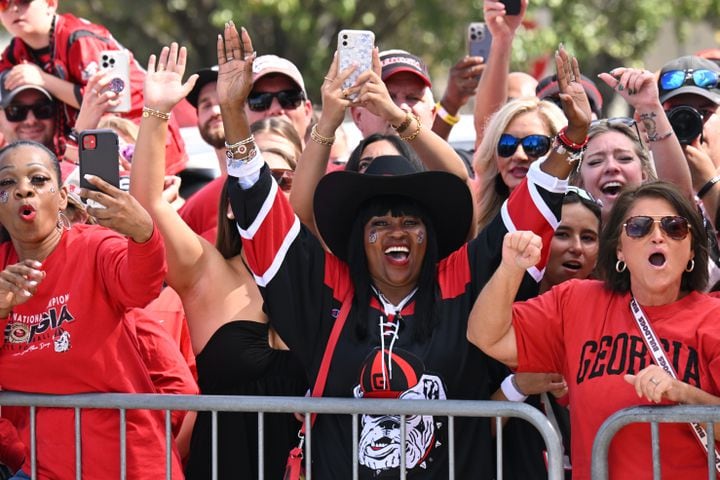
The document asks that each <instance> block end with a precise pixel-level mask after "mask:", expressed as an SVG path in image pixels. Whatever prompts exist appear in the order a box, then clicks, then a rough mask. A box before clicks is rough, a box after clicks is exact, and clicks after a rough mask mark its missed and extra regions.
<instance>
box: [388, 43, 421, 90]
mask: <svg viewBox="0 0 720 480" xmlns="http://www.w3.org/2000/svg"><path fill="white" fill-rule="evenodd" d="M380 63H381V64H382V79H383V81H385V80H387V79H388V78H390V77H392V76H393V75H395V74H396V73H400V72H410V73H414V74H415V75H417V76H418V77H420V79H421V80H422V81H423V82H424V83H425V85H426V86H428V87H432V82H431V81H430V74H429V73H428V68H427V65H425V62H423V61H422V60H421V59H420V58H419V57H416V56H415V55H413V54H412V53H410V52H406V51H405V50H385V51H383V52H380Z"/></svg>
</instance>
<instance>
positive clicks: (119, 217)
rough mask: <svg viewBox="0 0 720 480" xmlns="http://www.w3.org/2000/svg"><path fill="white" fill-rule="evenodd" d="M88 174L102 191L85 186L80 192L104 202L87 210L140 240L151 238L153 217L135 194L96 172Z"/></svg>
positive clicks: (98, 218)
mask: <svg viewBox="0 0 720 480" xmlns="http://www.w3.org/2000/svg"><path fill="white" fill-rule="evenodd" d="M85 178H86V180H87V181H88V182H90V183H91V184H93V185H95V186H96V187H97V188H98V189H99V191H95V190H87V189H85V188H83V189H81V190H80V196H81V197H82V198H86V199H90V200H92V201H94V202H97V203H99V204H100V205H101V206H100V207H90V206H89V207H88V208H87V212H88V213H89V214H90V215H92V216H93V217H95V219H96V220H97V222H98V223H99V224H100V225H102V226H104V227H107V228H112V229H113V230H115V231H116V232H118V233H121V234H123V235H127V236H128V237H131V238H132V239H133V240H135V241H136V242H138V243H144V242H146V241H148V240H149V239H150V237H151V236H152V232H153V221H152V218H151V217H150V214H149V213H148V212H147V211H146V210H145V209H144V208H143V207H142V206H141V205H140V203H138V201H137V200H135V198H134V197H133V196H131V195H130V194H129V193H128V192H123V191H122V190H120V189H119V188H115V187H114V186H112V185H110V184H109V183H107V182H105V181H104V180H103V179H101V178H99V177H96V176H94V175H86V176H85Z"/></svg>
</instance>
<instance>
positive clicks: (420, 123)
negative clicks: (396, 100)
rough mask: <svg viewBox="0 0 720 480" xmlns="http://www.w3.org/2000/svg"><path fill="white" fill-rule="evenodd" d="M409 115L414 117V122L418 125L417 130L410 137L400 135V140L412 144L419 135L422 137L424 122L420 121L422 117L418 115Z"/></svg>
mask: <svg viewBox="0 0 720 480" xmlns="http://www.w3.org/2000/svg"><path fill="white" fill-rule="evenodd" d="M408 115H412V118H413V120H415V122H416V123H417V128H416V129H415V131H414V132H413V133H411V134H410V135H405V136H403V135H400V139H401V140H404V141H406V142H412V141H413V140H415V139H416V138H417V136H418V135H420V129H421V128H422V122H421V121H420V117H418V116H417V115H415V114H411V113H408ZM408 125H409V124H408ZM405 128H406V129H407V127H405Z"/></svg>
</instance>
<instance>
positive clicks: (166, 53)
mask: <svg viewBox="0 0 720 480" xmlns="http://www.w3.org/2000/svg"><path fill="white" fill-rule="evenodd" d="M186 62H187V49H186V48H185V47H181V48H179V47H178V44H177V43H175V42H173V43H172V44H170V47H167V46H165V47H163V49H162V50H161V51H160V55H159V56H158V57H156V56H155V55H154V54H153V55H150V60H148V67H147V75H146V77H145V90H144V92H145V94H144V98H145V105H146V106H148V107H150V108H154V109H156V110H159V111H161V112H166V113H167V112H170V110H172V109H173V107H175V105H177V104H178V103H179V102H180V100H182V99H183V98H185V97H186V96H187V94H188V93H190V90H192V89H193V87H194V86H195V82H196V81H197V78H198V76H197V75H192V76H190V78H188V79H187V81H186V82H185V83H182V77H183V75H184V74H185V67H186Z"/></svg>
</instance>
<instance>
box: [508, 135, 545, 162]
mask: <svg viewBox="0 0 720 480" xmlns="http://www.w3.org/2000/svg"><path fill="white" fill-rule="evenodd" d="M551 143H552V138H550V137H548V136H547V135H528V136H526V137H523V138H518V137H515V136H513V135H510V134H509V133H503V134H502V135H501V136H500V141H498V145H497V153H498V155H500V156H501V157H505V158H507V157H509V156H511V155H512V154H513V153H515V150H517V147H518V145H522V147H523V150H524V151H525V153H526V154H527V155H528V156H530V157H536V158H538V157H542V156H543V155H545V154H546V153H547V152H548V150H550V144H551Z"/></svg>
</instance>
